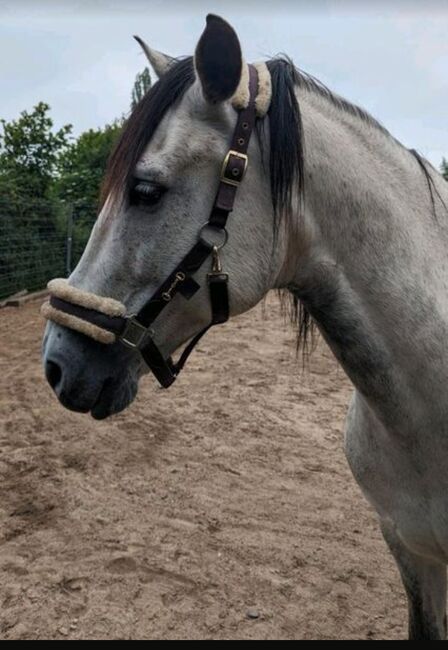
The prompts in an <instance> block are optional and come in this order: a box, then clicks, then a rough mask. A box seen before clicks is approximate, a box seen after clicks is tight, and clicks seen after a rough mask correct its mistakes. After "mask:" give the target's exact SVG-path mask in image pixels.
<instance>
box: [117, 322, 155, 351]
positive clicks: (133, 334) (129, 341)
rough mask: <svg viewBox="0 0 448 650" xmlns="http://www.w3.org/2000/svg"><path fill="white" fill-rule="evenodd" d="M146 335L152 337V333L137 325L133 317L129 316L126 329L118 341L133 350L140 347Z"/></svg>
mask: <svg viewBox="0 0 448 650" xmlns="http://www.w3.org/2000/svg"><path fill="white" fill-rule="evenodd" d="M147 335H149V336H152V335H153V331H152V330H151V329H147V328H146V327H145V326H144V325H142V324H141V323H139V322H138V320H136V319H135V316H131V317H130V318H129V320H128V322H127V323H126V328H125V330H124V332H123V334H122V335H121V337H120V340H121V342H122V343H124V345H126V346H127V347H128V348H131V349H132V350H134V349H136V348H139V347H140V345H141V344H142V343H143V341H144V340H145V339H146V336H147Z"/></svg>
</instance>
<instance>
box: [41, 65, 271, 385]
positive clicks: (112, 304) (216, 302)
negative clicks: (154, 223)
mask: <svg viewBox="0 0 448 650" xmlns="http://www.w3.org/2000/svg"><path fill="white" fill-rule="evenodd" d="M270 100H271V78H270V75H269V70H268V68H267V66H266V64H256V65H246V64H243V74H242V77H241V81H240V85H239V87H238V89H237V91H236V93H235V95H234V97H233V100H232V104H233V106H234V108H235V110H236V111H237V114H238V117H237V122H236V126H235V130H234V133H233V136H232V141H231V144H230V149H229V151H228V152H227V155H226V157H225V159H224V162H223V165H222V170H221V177H220V183H219V187H218V192H217V194H216V198H215V202H214V204H213V207H212V210H211V213H210V217H209V220H208V221H207V223H205V224H204V225H203V226H202V228H200V230H199V232H198V241H197V242H196V244H195V245H194V246H193V248H191V250H190V251H189V252H188V253H187V254H186V255H185V257H184V258H183V259H182V260H181V262H180V263H179V264H178V266H177V267H176V268H175V269H174V270H173V271H172V272H171V273H170V275H169V276H168V277H167V278H166V280H165V281H164V282H163V283H162V284H161V285H160V287H159V288H158V289H157V290H156V292H155V293H154V294H153V296H152V297H151V298H150V299H149V300H148V302H146V303H145V304H144V305H143V307H142V309H141V310H140V311H139V312H138V314H136V315H127V310H126V307H125V305H123V304H122V303H120V302H118V301H117V300H114V299H112V298H107V297H102V296H98V295H96V294H93V293H89V292H87V291H82V290H80V289H77V288H76V287H73V286H71V285H70V284H69V283H68V281H67V280H61V279H56V280H52V281H51V282H50V283H49V284H48V289H49V291H50V294H51V295H50V300H49V301H48V302H46V303H45V304H44V305H43V306H42V315H43V316H44V317H45V318H46V319H47V320H51V321H53V322H55V323H57V324H59V325H62V326H64V327H67V328H69V329H72V330H75V331H77V332H80V333H81V334H84V335H85V336H89V337H90V338H92V339H94V340H95V341H98V342H99V343H103V344H106V345H110V344H113V343H115V342H116V341H120V342H121V343H123V344H124V345H126V346H127V347H129V348H132V349H134V350H138V351H139V352H140V354H141V355H142V357H143V359H144V361H145V363H146V364H147V366H148V367H149V368H150V370H151V371H152V372H153V374H154V375H155V377H156V378H157V380H158V381H159V383H160V384H161V386H162V387H163V388H168V387H169V386H170V385H171V384H172V383H173V382H174V381H175V380H176V377H177V376H178V374H179V372H180V371H181V370H182V368H183V366H184V364H185V362H186V360H187V359H188V357H189V356H190V354H191V352H192V351H193V349H194V347H195V346H196V344H197V343H198V342H199V340H200V339H201V338H202V337H203V336H204V334H205V333H206V332H207V331H208V330H209V329H210V327H212V326H213V325H218V324H220V323H224V322H225V321H227V320H228V318H229V293H228V280H229V276H228V274H227V273H225V272H223V270H222V265H221V259H220V255H219V252H220V250H221V249H222V248H223V247H224V246H225V245H226V243H227V230H226V224H227V220H228V218H229V215H230V213H231V212H232V210H233V206H234V202H235V197H236V192H237V190H238V187H239V186H240V184H241V183H242V181H243V179H244V175H245V173H246V169H247V166H248V162H249V158H248V155H247V150H248V147H249V142H250V137H251V134H252V132H253V129H254V126H255V122H256V119H257V117H263V116H264V115H265V114H266V112H267V110H268V108H269V104H270ZM210 257H211V258H212V264H211V270H210V272H209V273H208V274H207V283H208V289H209V296H210V304H211V313H212V319H211V322H210V323H209V324H208V325H207V326H206V327H205V328H204V329H202V330H201V331H200V332H199V333H198V334H196V336H195V337H194V338H193V339H191V341H190V342H189V343H188V344H187V346H186V347H185V349H184V351H183V352H182V354H181V356H180V359H179V360H178V361H177V363H174V362H173V360H172V359H171V357H170V358H168V359H165V358H164V356H163V355H162V353H161V351H160V350H159V348H158V347H157V345H156V343H155V341H154V338H153V336H154V331H153V329H152V326H153V323H154V321H155V320H156V318H157V317H158V316H159V314H160V313H161V312H162V311H163V309H164V308H165V307H166V306H167V305H168V304H169V303H170V302H171V301H172V300H173V298H174V297H175V296H176V295H177V294H178V293H180V294H181V295H182V297H183V298H184V299H186V300H189V299H190V298H192V296H194V295H195V293H196V292H197V291H198V290H199V289H200V285H199V284H198V283H197V282H196V280H195V279H194V277H193V276H194V274H195V273H196V271H198V270H199V269H200V268H201V267H202V266H203V264H204V263H205V261H206V260H207V259H209V258H210Z"/></svg>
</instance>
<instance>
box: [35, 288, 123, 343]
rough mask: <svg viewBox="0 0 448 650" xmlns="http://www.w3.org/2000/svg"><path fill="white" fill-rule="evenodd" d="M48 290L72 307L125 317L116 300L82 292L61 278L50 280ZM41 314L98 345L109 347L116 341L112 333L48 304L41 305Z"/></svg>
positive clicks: (119, 303) (121, 305)
mask: <svg viewBox="0 0 448 650" xmlns="http://www.w3.org/2000/svg"><path fill="white" fill-rule="evenodd" d="M48 290H49V291H50V293H51V294H52V295H53V296H55V297H56V298H60V299H61V300H65V301H66V302H69V303H72V304H74V305H79V306H80V307H85V308H86V309H93V310H94V311H98V312H100V313H101V314H105V315H106V316H110V317H111V318H113V317H124V316H125V315H126V307H125V306H124V305H123V304H122V303H121V302H119V301H118V300H114V299H113V298H104V297H102V296H97V295H96V294H94V293H89V292H88V291H82V289H77V288H76V287H72V286H71V285H70V284H69V283H68V281H67V280H64V279H62V278H57V279H55V280H51V282H49V283H48ZM41 314H42V316H43V317H44V318H46V319H47V320H51V321H53V322H55V323H57V324H58V325H62V326H64V327H68V328H69V329H72V330H76V331H77V332H81V334H85V335H86V336H90V338H92V339H94V340H95V341H99V343H105V344H106V345H110V344H111V343H114V342H115V341H116V336H115V334H113V333H112V332H108V331H107V330H104V329H102V328H101V327H98V326H97V325H94V324H93V323H89V322H88V321H85V320H82V319H81V318H78V317H77V316H73V315H72V314H67V313H65V312H63V311H60V310H59V309H56V308H55V307H53V306H52V305H50V303H49V302H46V303H44V304H43V305H42V309H41Z"/></svg>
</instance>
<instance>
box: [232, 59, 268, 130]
mask: <svg viewBox="0 0 448 650" xmlns="http://www.w3.org/2000/svg"><path fill="white" fill-rule="evenodd" d="M252 65H253V66H254V68H256V70H257V72H258V93H257V97H256V99H255V108H256V111H257V116H258V117H264V116H265V115H266V113H267V112H268V110H269V106H270V105H271V99H272V81H271V73H270V72H269V69H268V66H267V65H266V63H264V62H259V63H253V64H252ZM249 98H250V92H249V67H248V65H247V63H245V62H244V61H243V67H242V72H241V79H240V83H239V84H238V88H237V89H236V92H235V94H234V96H233V97H232V100H231V101H232V106H233V108H235V109H236V110H238V111H241V110H243V109H245V108H247V107H248V105H249Z"/></svg>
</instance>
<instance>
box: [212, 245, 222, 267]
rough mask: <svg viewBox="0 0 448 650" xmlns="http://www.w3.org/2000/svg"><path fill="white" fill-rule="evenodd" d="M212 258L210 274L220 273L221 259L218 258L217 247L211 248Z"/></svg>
mask: <svg viewBox="0 0 448 650" xmlns="http://www.w3.org/2000/svg"><path fill="white" fill-rule="evenodd" d="M212 256H213V261H212V273H222V264H221V258H220V257H219V248H218V247H217V246H213V249H212Z"/></svg>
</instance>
